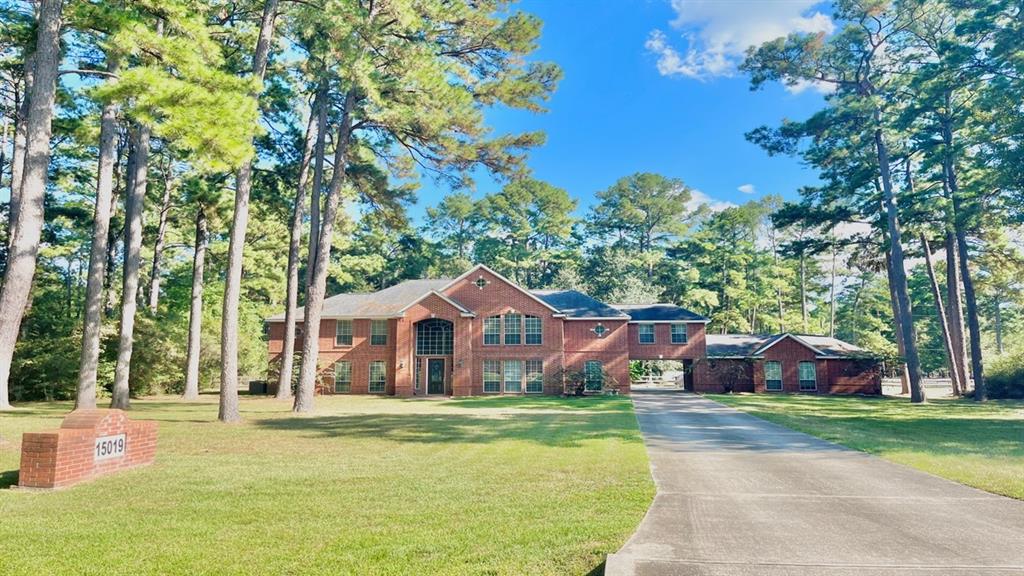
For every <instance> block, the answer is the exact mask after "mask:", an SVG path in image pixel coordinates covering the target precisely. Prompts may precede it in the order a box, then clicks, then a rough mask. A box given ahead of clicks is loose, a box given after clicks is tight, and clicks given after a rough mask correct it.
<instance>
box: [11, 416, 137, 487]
mask: <svg viewBox="0 0 1024 576" xmlns="http://www.w3.org/2000/svg"><path fill="white" fill-rule="evenodd" d="M156 429H157V424H156V422H154V421H151V420H129V419H128V417H127V416H125V414H124V412H123V411H121V410H116V409H101V410H75V411H74V412H72V413H70V414H68V416H67V417H66V418H64V422H63V423H62V424H61V427H60V429H58V430H51V431H47V432H27V433H25V434H24V435H23V436H22V441H21V471H20V473H19V475H18V486H19V487H23V488H66V487H68V486H71V485H73V484H77V483H79V482H82V481H84V480H88V479H90V478H93V477H95V476H101V475H103V474H110V473H112V472H117V471H120V470H125V469H128V468H134V467H136V466H143V465H146V464H151V463H152V462H153V458H154V457H155V455H156ZM121 434H124V438H123V441H124V445H123V446H121V447H120V450H119V454H116V455H113V456H107V455H106V454H99V450H100V449H99V447H98V446H97V442H96V440H97V438H103V437H116V436H118V435H121Z"/></svg>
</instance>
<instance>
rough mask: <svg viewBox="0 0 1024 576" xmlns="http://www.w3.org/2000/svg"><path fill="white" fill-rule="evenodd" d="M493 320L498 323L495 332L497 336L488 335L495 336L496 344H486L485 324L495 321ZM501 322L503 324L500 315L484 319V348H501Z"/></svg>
mask: <svg viewBox="0 0 1024 576" xmlns="http://www.w3.org/2000/svg"><path fill="white" fill-rule="evenodd" d="M495 320H496V321H497V323H498V332H497V334H494V333H492V334H490V335H491V336H497V337H498V338H497V340H498V341H497V342H488V341H487V336H488V333H487V323H488V321H495ZM502 322H503V319H502V317H501V315H500V314H495V315H494V316H488V317H486V318H484V326H483V340H484V346H501V327H502Z"/></svg>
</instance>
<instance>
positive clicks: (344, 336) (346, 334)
mask: <svg viewBox="0 0 1024 576" xmlns="http://www.w3.org/2000/svg"><path fill="white" fill-rule="evenodd" d="M334 344H335V345H337V346H351V345H352V321H351V320H338V322H337V328H335V332H334Z"/></svg>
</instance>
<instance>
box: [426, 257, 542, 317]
mask: <svg viewBox="0 0 1024 576" xmlns="http://www.w3.org/2000/svg"><path fill="white" fill-rule="evenodd" d="M481 270H483V271H485V272H487V273H488V274H490V275H492V276H494V277H495V278H497V279H498V280H501V281H502V282H504V283H505V284H508V285H509V286H511V287H513V288H515V289H516V290H519V291H520V292H522V293H523V294H526V295H527V296H529V297H530V298H533V299H534V300H536V301H537V302H539V303H540V304H541V305H543V306H544V307H546V308H548V309H550V310H551V311H552V312H554V313H555V314H561V311H560V310H559V309H558V308H555V307H554V306H552V305H551V304H548V303H547V302H545V301H544V300H541V299H540V298H539V297H538V296H537V295H536V294H534V293H532V292H530V291H529V290H527V289H526V288H523V287H522V286H520V285H519V284H516V283H515V282H513V281H511V280H509V279H508V278H505V277H504V276H502V275H501V274H499V273H497V272H495V271H494V270H491V269H490V268H488V267H487V266H485V265H483V264H477V265H475V266H473V267H472V268H470V269H469V270H466V271H465V272H463V273H462V274H460V275H459V277H458V278H455V279H454V280H450V281H449V282H448V283H447V284H445V285H444V287H443V288H438V291H440V292H444V291H445V290H447V289H448V288H450V287H451V286H454V285H455V283H456V282H458V281H460V280H463V279H465V278H468V277H470V276H472V275H473V274H474V273H477V272H480V271H481Z"/></svg>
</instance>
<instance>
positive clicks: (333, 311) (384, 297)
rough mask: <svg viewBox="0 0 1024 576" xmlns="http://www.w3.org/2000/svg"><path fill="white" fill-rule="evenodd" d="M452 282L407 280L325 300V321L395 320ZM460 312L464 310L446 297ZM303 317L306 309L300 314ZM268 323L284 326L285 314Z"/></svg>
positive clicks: (271, 319)
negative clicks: (337, 319)
mask: <svg viewBox="0 0 1024 576" xmlns="http://www.w3.org/2000/svg"><path fill="white" fill-rule="evenodd" d="M451 282H452V280H451V278H437V279H422V280H406V281H405V282H400V283H398V284H395V285H394V286H391V287H389V288H385V289H383V290H378V291H377V292H364V293H357V294H338V295H337V296H331V297H330V298H327V299H325V300H324V311H323V318H395V317H398V316H401V315H402V311H403V310H405V309H406V308H408V307H409V306H410V305H412V304H413V303H415V302H418V301H419V300H421V299H422V298H424V297H425V296H427V295H428V294H430V293H432V292H434V291H439V290H440V289H442V288H444V287H445V286H447V285H448V284H450V283H451ZM444 299H445V300H448V301H449V302H451V303H452V304H453V305H455V306H456V307H457V308H460V309H461V310H466V308H465V307H464V306H462V305H461V304H458V303H456V302H454V301H453V300H452V299H451V298H448V297H447V296H444ZM297 313H298V315H297V318H300V319H301V318H302V317H303V309H302V308H299V309H298V311H297ZM267 321H268V322H284V312H281V313H279V314H275V315H273V316H271V317H269V318H267Z"/></svg>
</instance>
